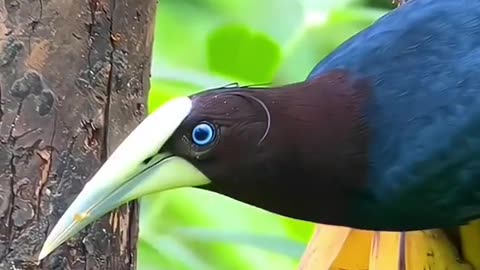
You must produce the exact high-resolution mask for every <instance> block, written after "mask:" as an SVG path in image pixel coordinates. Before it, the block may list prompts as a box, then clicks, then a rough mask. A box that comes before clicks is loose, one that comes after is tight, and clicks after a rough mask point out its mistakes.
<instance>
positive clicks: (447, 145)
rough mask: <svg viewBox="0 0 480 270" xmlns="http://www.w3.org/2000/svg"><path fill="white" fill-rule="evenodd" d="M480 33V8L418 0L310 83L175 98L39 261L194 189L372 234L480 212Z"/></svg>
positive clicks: (94, 184)
mask: <svg viewBox="0 0 480 270" xmlns="http://www.w3.org/2000/svg"><path fill="white" fill-rule="evenodd" d="M479 33H480V1H478V0H455V1H452V0H413V1H410V2H408V3H406V4H404V5H403V6H401V7H400V8H398V9H396V10H394V11H392V12H390V13H389V14H387V15H385V16H384V17H382V18H381V19H379V20H378V21H377V22H376V23H375V24H374V25H372V26H371V27H369V28H368V29H366V30H364V31H362V32H360V33H358V34H357V35H355V36H354V37H352V38H351V39H350V40H348V41H346V42H345V43H344V44H342V45H341V46H340V47H339V48H338V49H336V50H335V51H334V52H332V53H331V54H330V55H329V56H328V57H326V58H325V59H323V60H322V61H321V62H320V63H319V64H318V65H317V66H316V67H315V68H314V70H313V71H312V73H311V74H310V75H309V77H308V79H307V80H305V81H303V82H297V83H292V84H289V85H284V86H278V87H271V88H255V87H237V86H233V87H232V86H230V87H225V88H220V89H212V90H207V91H204V92H201V93H198V94H195V95H192V96H189V97H180V98H176V99H174V100H172V101H170V102H168V103H167V104H165V105H164V106H163V107H161V108H160V109H158V110H157V111H155V112H154V113H152V114H151V115H150V116H148V117H147V118H146V119H145V121H144V122H142V123H141V124H140V125H139V126H138V127H137V129H136V130H134V131H133V132H132V133H131V134H130V135H129V136H128V137H127V138H126V139H125V141H124V142H123V143H122V144H121V145H120V146H119V147H118V149H116V151H115V152H114V153H113V155H112V156H111V157H110V158H109V159H108V160H107V161H106V162H105V164H104V165H103V167H102V168H101V169H100V170H99V171H98V173H97V174H96V175H95V176H94V177H93V179H92V180H91V181H90V182H89V183H87V185H86V186H85V188H84V189H83V190H82V192H81V193H80V195H79V196H78V198H77V199H76V200H75V201H74V202H73V203H72V205H71V206H70V207H69V209H68V210H67V211H66V212H65V214H64V215H63V217H62V218H61V219H60V221H59V222H58V224H57V225H56V226H55V228H54V229H53V230H52V232H51V234H50V235H49V237H48V238H47V240H46V243H45V246H44V249H43V250H42V252H41V255H40V257H41V258H42V257H44V256H46V255H47V254H48V253H49V252H51V251H52V250H53V249H54V248H56V247H57V246H58V245H60V244H61V243H62V242H64V241H65V240H66V239H68V238H69V237H71V236H72V235H73V234H75V233H76V232H78V231H79V230H80V229H82V228H83V227H84V226H85V225H87V224H88V223H90V222H92V221H93V220H95V219H98V218H100V217H101V216H103V215H104V214H105V213H107V212H108V211H110V210H112V209H113V208H115V207H118V206H119V205H121V204H123V203H125V202H127V201H129V200H132V199H135V198H138V197H140V196H143V195H145V194H148V193H152V192H159V191H163V190H167V189H173V188H180V187H186V186H196V187H199V188H204V189H208V190H211V191H214V192H218V193H222V194H225V195H227V196H229V197H231V198H234V199H237V200H240V201H243V202H246V203H248V204H251V205H254V206H257V207H260V208H263V209H266V210H269V211H272V212H274V213H277V214H280V215H284V216H288V217H292V218H296V219H302V220H306V221H312V222H316V223H321V224H330V225H339V226H347V227H351V228H357V229H365V230H378V231H410V230H424V229H431V228H444V227H451V226H460V225H463V224H466V223H468V222H469V221H471V220H474V219H477V218H479V216H480V181H479V180H478V179H480V178H479V177H480V161H479V160H477V158H476V157H478V156H479V155H480V76H479V75H478V74H477V72H478V71H479V70H480V35H479Z"/></svg>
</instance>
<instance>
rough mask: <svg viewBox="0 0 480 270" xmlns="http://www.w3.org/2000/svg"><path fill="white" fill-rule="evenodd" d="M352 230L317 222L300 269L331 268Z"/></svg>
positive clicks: (316, 269)
mask: <svg viewBox="0 0 480 270" xmlns="http://www.w3.org/2000/svg"><path fill="white" fill-rule="evenodd" d="M351 231H352V230H351V229H350V228H346V227H336V226H329V225H320V224H317V225H316V228H315V233H314V235H313V238H312V239H311V240H310V243H309V245H308V247H307V249H306V251H305V253H304V255H303V258H302V260H301V262H300V266H299V270H329V269H330V266H331V265H332V263H333V261H334V260H335V258H336V257H337V256H338V254H339V253H340V251H341V250H342V248H343V246H344V243H345V241H346V239H347V237H348V236H349V234H350V232H351Z"/></svg>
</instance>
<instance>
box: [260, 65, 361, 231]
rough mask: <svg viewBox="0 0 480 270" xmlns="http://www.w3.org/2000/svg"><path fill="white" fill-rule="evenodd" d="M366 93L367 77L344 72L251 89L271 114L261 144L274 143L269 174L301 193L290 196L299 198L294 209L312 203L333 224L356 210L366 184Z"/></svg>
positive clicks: (282, 186) (288, 189)
mask: <svg viewBox="0 0 480 270" xmlns="http://www.w3.org/2000/svg"><path fill="white" fill-rule="evenodd" d="M369 94H370V85H369V83H368V81H367V80H363V79H358V78H354V77H353V76H351V75H349V74H348V73H346V72H342V71H334V72H331V73H328V74H325V75H320V76H318V77H316V78H313V79H311V80H307V81H305V82H301V83H296V84H291V85H286V86H282V87H278V88H272V89H269V90H265V91H256V92H255V95H256V96H257V97H258V98H259V99H261V100H262V101H263V102H264V103H265V104H266V106H267V108H268V109H269V111H270V113H271V130H270V132H269V133H268V135H267V137H266V139H265V142H264V144H265V145H264V147H265V148H269V147H276V148H277V151H272V152H271V155H272V157H271V158H269V159H268V160H272V162H273V163H272V164H271V166H272V167H275V168H276V170H278V174H277V175H274V176H273V177H275V181H277V183H278V184H277V188H278V192H282V189H283V191H284V192H286V193H289V192H291V191H294V190H295V189H298V190H297V192H296V194H301V195H299V196H303V198H295V200H293V199H292V201H298V202H300V203H299V205H294V204H292V207H294V208H296V210H295V211H293V209H292V212H295V213H299V211H298V207H302V205H303V204H310V203H314V204H316V205H318V216H319V218H318V219H319V220H316V221H317V222H320V221H323V222H324V223H332V224H334V223H342V222H346V221H345V219H347V217H346V216H344V215H348V214H347V212H350V211H355V209H354V208H352V206H354V205H355V204H356V203H357V201H356V196H357V195H359V194H360V193H362V192H364V191H365V189H366V186H367V183H366V181H367V170H368V134H369V131H368V125H367V119H366V105H367V103H368V99H369ZM265 178H266V179H267V180H268V181H272V179H268V177H265ZM265 186H268V184H265ZM274 192H275V191H274ZM287 195H288V194H285V196H287ZM259 196H265V193H263V195H260V194H259ZM272 203H276V204H281V203H282V202H274V200H273V202H272ZM319 203H320V204H319ZM322 203H324V205H323V206H322V205H321V204H322ZM334 206H336V207H334ZM270 207H275V206H274V205H272V206H270ZM305 207H306V206H305ZM283 209H284V208H283ZM287 211H288V210H287ZM300 212H301V211H300ZM300 215H301V214H300ZM305 215H307V213H305ZM300 218H301V217H300ZM342 219H343V221H342Z"/></svg>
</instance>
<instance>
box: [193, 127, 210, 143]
mask: <svg viewBox="0 0 480 270" xmlns="http://www.w3.org/2000/svg"><path fill="white" fill-rule="evenodd" d="M209 134H210V130H209V129H208V127H206V126H202V127H198V128H196V129H195V133H194V136H195V139H197V140H198V141H204V140H206V139H208V137H209Z"/></svg>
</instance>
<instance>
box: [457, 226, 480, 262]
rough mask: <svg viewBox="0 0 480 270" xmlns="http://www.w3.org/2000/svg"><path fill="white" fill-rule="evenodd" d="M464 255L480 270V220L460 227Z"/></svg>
mask: <svg viewBox="0 0 480 270" xmlns="http://www.w3.org/2000/svg"><path fill="white" fill-rule="evenodd" d="M460 238H461V245H462V255H463V258H465V260H466V261H468V262H469V263H470V264H471V265H472V266H473V269H475V270H480V220H476V221H473V222H471V223H469V224H467V225H465V226H461V227H460Z"/></svg>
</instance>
